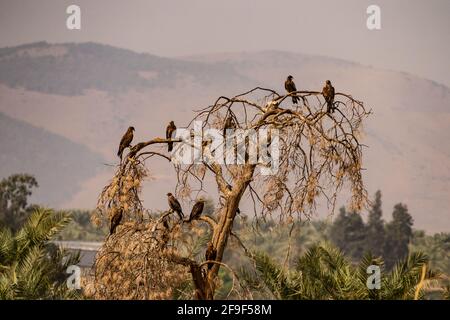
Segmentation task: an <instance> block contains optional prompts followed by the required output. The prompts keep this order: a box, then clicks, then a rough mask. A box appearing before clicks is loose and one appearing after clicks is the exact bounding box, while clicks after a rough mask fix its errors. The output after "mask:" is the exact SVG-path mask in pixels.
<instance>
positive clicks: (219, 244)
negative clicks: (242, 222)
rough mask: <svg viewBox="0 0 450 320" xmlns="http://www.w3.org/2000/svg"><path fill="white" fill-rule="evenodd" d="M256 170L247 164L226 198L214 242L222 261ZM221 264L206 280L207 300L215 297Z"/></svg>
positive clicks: (214, 267) (217, 259)
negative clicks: (240, 203) (241, 204)
mask: <svg viewBox="0 0 450 320" xmlns="http://www.w3.org/2000/svg"><path fill="white" fill-rule="evenodd" d="M254 170H255V165H246V167H245V169H244V174H243V175H241V176H240V177H239V178H236V179H235V181H233V182H234V185H233V187H232V190H231V192H230V193H229V195H228V197H226V199H225V204H224V206H223V208H222V211H221V213H220V219H219V222H218V224H217V226H216V228H215V229H214V233H213V239H212V243H213V245H214V248H215V249H216V250H217V256H216V261H218V262H222V259H223V254H224V251H225V248H226V246H227V242H228V237H229V236H230V234H231V231H232V228H233V222H234V218H235V217H236V211H237V209H238V208H239V202H240V201H241V198H242V195H243V194H244V192H245V190H246V189H247V187H248V185H249V183H250V181H251V179H252V177H253V172H254ZM219 269H220V265H219V264H214V266H213V267H212V268H211V269H210V270H209V272H208V274H207V277H206V279H205V280H206V281H205V287H204V289H205V298H206V299H207V300H213V299H214V292H215V289H216V288H215V281H214V280H215V279H216V277H217V275H218V273H219Z"/></svg>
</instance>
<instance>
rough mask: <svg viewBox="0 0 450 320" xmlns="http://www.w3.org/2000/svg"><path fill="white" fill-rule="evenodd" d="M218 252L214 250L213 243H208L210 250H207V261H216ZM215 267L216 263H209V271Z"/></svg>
mask: <svg viewBox="0 0 450 320" xmlns="http://www.w3.org/2000/svg"><path fill="white" fill-rule="evenodd" d="M216 256H217V250H216V249H215V248H214V246H213V244H212V242H208V248H206V252H205V259H206V261H208V260H209V261H214V260H216ZM213 266H214V263H208V270H210V269H211V268H212V267H213Z"/></svg>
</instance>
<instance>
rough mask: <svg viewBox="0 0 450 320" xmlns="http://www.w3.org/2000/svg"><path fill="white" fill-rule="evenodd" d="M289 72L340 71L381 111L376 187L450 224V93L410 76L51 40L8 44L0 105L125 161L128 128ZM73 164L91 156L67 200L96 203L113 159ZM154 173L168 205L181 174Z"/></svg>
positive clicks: (158, 127) (294, 60) (159, 127)
mask: <svg viewBox="0 0 450 320" xmlns="http://www.w3.org/2000/svg"><path fill="white" fill-rule="evenodd" d="M289 74H292V75H293V76H294V80H295V82H296V84H297V88H298V89H310V90H321V88H322V86H323V84H324V81H325V80H326V79H330V80H331V81H332V83H333V84H334V86H335V88H336V90H337V91H338V92H346V93H349V94H352V95H353V96H354V97H355V98H358V99H360V100H362V101H364V103H365V104H366V106H368V107H370V108H371V109H372V110H373V112H374V113H373V115H372V116H371V117H370V118H369V119H368V121H367V122H366V123H365V124H364V128H365V131H366V136H365V137H364V144H366V145H368V146H369V148H366V149H365V150H364V159H363V160H364V163H363V165H364V167H365V169H366V170H365V171H364V179H365V182H366V185H367V188H368V191H369V193H370V194H374V193H375V191H376V190H377V189H381V190H382V191H383V199H384V204H385V208H386V210H388V211H389V212H390V209H389V208H392V207H393V206H394V204H395V203H397V202H403V203H406V204H407V205H408V207H409V211H410V213H411V214H412V216H413V217H414V219H415V226H416V227H417V228H420V229H426V230H428V231H433V232H434V231H448V230H450V219H449V218H450V197H449V195H450V144H449V143H448V141H450V130H449V128H450V89H449V88H447V87H446V86H443V85H440V84H438V83H436V82H433V81H429V80H426V79H422V78H419V77H416V76H414V75H411V74H407V73H403V72H395V71H388V70H380V69H376V68H372V67H368V66H363V65H360V64H357V63H352V62H348V61H344V60H339V59H334V58H330V57H324V56H312V55H306V54H299V53H290V52H280V51H264V52H242V53H224V54H208V55H198V56H194V57H182V58H163V57H157V56H154V55H150V54H139V53H135V52H132V51H129V50H124V49H119V48H115V47H111V46H106V45H100V44H95V43H81V44H72V43H68V44H48V43H45V42H42V43H34V44H28V45H23V46H19V47H14V48H3V49H0V112H3V113H4V114H6V115H8V116H9V117H12V118H14V119H20V120H23V121H25V122H27V123H29V124H32V125H34V126H37V127H42V128H45V129H46V130H48V131H49V132H51V133H54V134H57V135H59V136H63V137H66V138H67V139H69V140H70V141H73V142H75V143H77V144H78V145H79V146H85V147H87V149H85V150H87V152H89V151H90V152H93V153H94V154H101V156H102V157H103V158H104V159H105V161H107V162H108V163H109V164H117V162H118V158H117V157H116V151H117V145H118V142H119V141H120V138H121V136H122V135H123V133H124V131H125V130H126V128H127V127H128V126H129V125H133V126H134V127H135V128H136V132H135V140H136V141H138V140H140V141H142V140H144V139H148V138H150V137H155V136H163V135H164V132H165V127H166V125H167V123H168V122H169V121H170V120H174V121H175V123H176V124H177V126H178V127H183V126H185V125H186V124H187V123H188V120H189V119H190V118H191V117H192V113H193V110H198V109H199V108H201V107H205V106H207V105H209V104H211V103H213V102H214V101H215V99H216V98H217V97H219V96H221V95H227V96H230V95H235V94H238V93H242V92H244V91H246V90H248V89H251V88H253V87H256V86H264V87H270V88H273V89H275V90H277V91H279V92H280V93H282V92H284V87H283V83H284V80H285V78H286V76H287V75H289ZM24 132H26V131H24ZM17 135H18V136H21V135H22V133H20V132H17ZM2 143H3V142H2ZM48 147H49V146H48ZM28 148H31V147H30V146H29V145H27V146H26V147H24V148H23V150H25V151H24V153H27V152H26V150H27V149H28ZM19 151H20V152H21V151H22V149H21V150H19ZM19 151H17V150H15V151H11V152H12V153H11V154H8V153H2V155H3V157H6V158H5V159H6V162H8V163H9V162H12V163H14V162H19V163H20V162H21V161H22V162H27V161H28V159H26V156H25V155H24V154H18V153H17V152H19ZM27 154H28V153H27ZM30 154H33V153H30ZM80 154H82V153H80ZM42 156H43V157H48V158H49V159H50V155H49V153H45V154H43V155H42ZM21 157H24V159H23V160H22V159H21ZM18 159H19V160H20V161H19V160H18ZM44 160H45V159H43V162H42V166H43V167H42V170H41V169H40V167H39V166H35V167H33V168H35V170H36V172H38V173H39V174H40V175H41V176H46V175H47V174H48V173H49V172H48V170H47V169H46V167H45V165H46V161H44ZM70 160H71V161H73V162H70V164H71V168H73V166H75V164H78V163H83V166H82V167H79V170H77V176H79V179H78V180H76V182H77V183H79V182H81V183H82V186H81V187H79V188H74V189H71V190H68V191H67V193H70V194H68V195H67V197H69V198H70V200H68V201H66V202H63V203H61V206H63V207H81V208H92V207H93V206H94V205H95V202H96V199H97V196H98V194H99V192H100V191H101V188H102V187H103V186H104V185H105V183H106V182H107V180H108V179H109V178H110V177H111V170H113V169H114V167H106V168H104V167H102V166H100V167H101V168H104V171H99V172H98V173H96V174H92V170H94V169H95V168H96V166H98V163H95V164H92V162H89V161H86V159H82V158H81V159H78V153H76V154H74V155H73V157H70ZM49 161H50V160H49ZM68 161H69V160H68ZM72 164H73V166H72ZM30 165H31V164H30ZM84 165H86V167H84ZM75 167H76V166H75ZM77 168H78V167H77ZM10 169H11V170H12V169H15V168H10ZM151 169H152V174H153V175H154V176H155V178H156V180H153V181H150V182H149V183H148V186H147V187H146V188H145V189H144V195H143V197H144V200H145V205H146V206H147V207H148V208H150V209H152V208H154V209H161V208H164V207H165V206H166V205H167V204H166V198H165V193H166V192H167V191H168V190H172V189H173V181H174V180H173V179H174V178H175V177H174V176H173V171H172V169H171V167H170V166H168V165H167V163H162V162H161V163H159V162H152V163H151ZM2 170H4V171H3V172H6V169H2ZM11 170H9V169H8V172H7V173H10V172H11ZM41 171H42V172H41ZM74 181H75V180H74ZM61 188H62V187H61ZM61 188H60V186H55V192H61V193H62V191H61ZM64 188H65V187H64ZM64 192H66V191H64ZM343 198H345V195H344V197H343ZM244 199H245V200H244V201H246V202H247V205H248V206H250V204H251V200H248V199H247V198H244ZM340 204H345V202H340V203H339V205H340ZM245 206H246V205H245V204H243V205H242V207H243V208H244V210H245ZM320 214H321V215H322V216H323V215H325V214H327V212H326V211H323V212H322V211H321V212H320ZM387 215H389V214H387Z"/></svg>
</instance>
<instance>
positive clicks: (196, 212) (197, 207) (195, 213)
mask: <svg viewBox="0 0 450 320" xmlns="http://www.w3.org/2000/svg"><path fill="white" fill-rule="evenodd" d="M204 207H205V199H204V198H203V197H200V198H198V200H197V202H196V203H195V204H194V206H193V207H192V211H191V215H190V216H189V220H188V221H187V222H191V221H192V220H197V219H198V218H200V216H201V215H202V212H203V208H204Z"/></svg>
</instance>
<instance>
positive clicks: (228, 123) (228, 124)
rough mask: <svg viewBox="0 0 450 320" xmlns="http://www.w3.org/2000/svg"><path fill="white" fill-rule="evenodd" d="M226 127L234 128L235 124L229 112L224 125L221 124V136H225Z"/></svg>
mask: <svg viewBox="0 0 450 320" xmlns="http://www.w3.org/2000/svg"><path fill="white" fill-rule="evenodd" d="M227 129H236V125H235V124H234V120H233V117H232V116H231V114H230V115H229V116H228V117H227V119H226V120H225V125H224V126H223V137H224V138H225V137H226V134H227Z"/></svg>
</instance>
